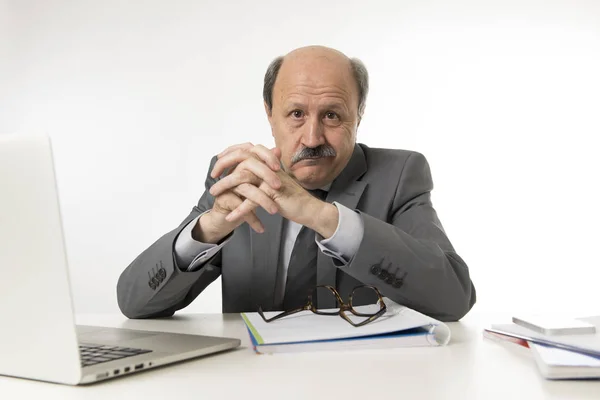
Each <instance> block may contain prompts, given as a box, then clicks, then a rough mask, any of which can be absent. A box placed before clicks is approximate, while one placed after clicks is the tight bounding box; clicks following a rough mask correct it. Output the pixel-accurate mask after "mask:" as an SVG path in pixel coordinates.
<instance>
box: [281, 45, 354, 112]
mask: <svg viewBox="0 0 600 400" xmlns="http://www.w3.org/2000/svg"><path fill="white" fill-rule="evenodd" d="M298 96H319V97H324V98H325V97H331V98H339V99H340V100H342V101H345V102H347V103H354V102H357V101H358V99H357V97H358V90H357V87H356V82H355V80H354V76H353V75H352V70H351V68H350V62H349V60H347V59H340V58H336V57H332V56H325V55H319V56H313V57H294V58H291V59H285V60H284V62H283V64H282V66H281V69H280V70H279V73H278V75H277V80H276V82H275V86H274V88H273V103H274V104H277V103H281V102H283V101H285V100H287V99H289V98H290V97H298Z"/></svg>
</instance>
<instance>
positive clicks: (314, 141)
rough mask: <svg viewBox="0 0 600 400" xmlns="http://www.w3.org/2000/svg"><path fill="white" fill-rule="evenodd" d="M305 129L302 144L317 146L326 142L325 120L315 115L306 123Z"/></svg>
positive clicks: (311, 146)
mask: <svg viewBox="0 0 600 400" xmlns="http://www.w3.org/2000/svg"><path fill="white" fill-rule="evenodd" d="M304 126H305V128H306V129H305V131H304V132H303V134H302V144H303V145H304V146H306V147H310V148H315V147H317V146H320V145H322V144H325V135H324V129H323V122H322V121H321V119H320V118H318V117H316V116H313V117H311V118H310V119H309V120H308V121H307V122H306V123H305V125H304Z"/></svg>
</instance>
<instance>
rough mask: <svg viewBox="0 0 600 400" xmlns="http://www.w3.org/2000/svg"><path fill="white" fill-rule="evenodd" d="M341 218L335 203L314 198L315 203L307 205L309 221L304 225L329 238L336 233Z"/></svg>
mask: <svg viewBox="0 0 600 400" xmlns="http://www.w3.org/2000/svg"><path fill="white" fill-rule="evenodd" d="M339 220H340V214H339V211H338V209H337V207H336V206H335V205H333V204H331V203H327V202H324V201H321V200H319V199H314V203H313V204H309V206H308V207H307V221H306V223H304V224H302V225H305V226H307V227H309V228H310V229H312V230H313V231H315V232H317V233H318V234H319V235H321V236H323V238H324V239H329V238H330V237H331V236H333V234H334V233H335V231H336V229H337V227H338V223H339Z"/></svg>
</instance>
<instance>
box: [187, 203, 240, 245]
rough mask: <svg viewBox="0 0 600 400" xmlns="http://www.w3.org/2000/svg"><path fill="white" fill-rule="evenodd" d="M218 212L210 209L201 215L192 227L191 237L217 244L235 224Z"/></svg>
mask: <svg viewBox="0 0 600 400" xmlns="http://www.w3.org/2000/svg"><path fill="white" fill-rule="evenodd" d="M217 214H218V213H217V212H215V211H213V210H210V211H208V212H207V213H205V214H204V215H202V216H201V217H200V218H199V219H198V222H197V223H196V226H194V229H192V238H193V239H194V240H196V241H198V242H202V243H211V244H218V243H219V242H220V241H221V240H222V239H223V238H224V237H225V236H227V235H228V234H229V233H230V232H231V231H232V230H234V229H235V224H232V223H230V222H228V221H227V220H226V219H225V216H223V217H222V218H220V217H219V215H217Z"/></svg>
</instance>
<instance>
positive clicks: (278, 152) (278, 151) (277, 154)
mask: <svg viewBox="0 0 600 400" xmlns="http://www.w3.org/2000/svg"><path fill="white" fill-rule="evenodd" d="M271 153H273V155H274V156H275V157H277V160H281V149H280V148H278V147H273V148H272V149H271Z"/></svg>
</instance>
